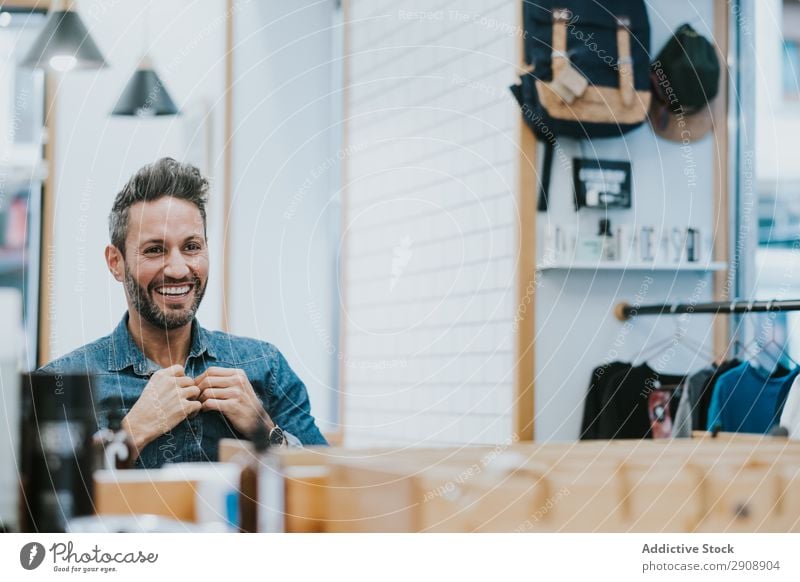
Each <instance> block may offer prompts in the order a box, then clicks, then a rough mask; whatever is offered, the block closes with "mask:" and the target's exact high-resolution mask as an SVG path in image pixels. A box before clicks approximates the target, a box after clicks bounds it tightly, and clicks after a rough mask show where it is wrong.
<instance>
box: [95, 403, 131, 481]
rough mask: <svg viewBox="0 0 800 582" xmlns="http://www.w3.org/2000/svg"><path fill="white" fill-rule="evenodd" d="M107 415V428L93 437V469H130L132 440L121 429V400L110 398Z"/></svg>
mask: <svg viewBox="0 0 800 582" xmlns="http://www.w3.org/2000/svg"><path fill="white" fill-rule="evenodd" d="M109 406H110V408H111V410H110V411H109V413H108V428H101V429H100V430H99V431H97V432H96V433H95V435H94V438H93V439H92V440H93V446H94V468H95V470H98V469H130V468H131V467H132V466H133V451H134V449H133V440H132V439H131V437H130V435H129V434H128V433H127V432H125V431H124V430H123V429H122V418H123V415H122V399H121V398H119V397H114V398H111V399H110V401H109Z"/></svg>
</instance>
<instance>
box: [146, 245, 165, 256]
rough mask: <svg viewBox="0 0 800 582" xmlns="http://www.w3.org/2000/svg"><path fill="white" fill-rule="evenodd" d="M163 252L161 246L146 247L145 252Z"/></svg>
mask: <svg viewBox="0 0 800 582" xmlns="http://www.w3.org/2000/svg"><path fill="white" fill-rule="evenodd" d="M160 252H161V247H149V248H147V249H145V251H144V254H146V255H155V254H158V253H160Z"/></svg>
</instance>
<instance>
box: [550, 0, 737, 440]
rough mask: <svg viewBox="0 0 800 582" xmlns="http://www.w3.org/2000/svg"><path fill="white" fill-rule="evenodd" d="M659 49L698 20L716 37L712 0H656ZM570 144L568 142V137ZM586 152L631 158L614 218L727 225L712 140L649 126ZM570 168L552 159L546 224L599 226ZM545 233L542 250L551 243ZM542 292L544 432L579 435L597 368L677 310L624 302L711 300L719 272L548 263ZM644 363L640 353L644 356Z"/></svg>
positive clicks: (707, 228)
mask: <svg viewBox="0 0 800 582" xmlns="http://www.w3.org/2000/svg"><path fill="white" fill-rule="evenodd" d="M648 14H649V17H650V26H651V50H652V54H653V55H654V56H655V55H656V54H658V52H659V50H660V49H661V47H662V46H663V45H664V43H665V42H666V41H667V39H668V38H669V36H670V34H671V33H672V31H674V30H675V29H676V28H677V27H678V26H679V25H680V24H682V23H684V22H690V23H691V24H692V26H693V27H694V28H695V29H696V30H698V31H699V32H701V33H703V34H705V35H706V36H707V37H708V38H711V30H712V28H713V11H712V2H711V0H703V1H700V2H696V1H693V2H689V1H687V0H670V1H666V0H657V1H650V2H648ZM565 143H568V142H565ZM593 147H594V149H596V153H594V152H593V151H592V146H588V147H585V153H588V154H590V155H588V156H584V157H591V156H593V155H596V156H597V157H599V158H600V159H612V160H630V161H631V164H632V171H633V207H632V208H631V209H630V210H615V211H611V212H609V214H608V217H609V218H610V219H611V222H612V227H614V226H616V225H620V224H634V225H636V226H637V227H641V226H643V225H652V226H654V227H656V230H659V229H667V230H669V229H671V228H672V227H674V226H682V227H686V226H694V227H698V228H700V229H702V232H703V236H704V239H705V240H704V241H703V243H704V246H705V248H706V249H708V247H709V246H710V245H709V244H708V242H709V241H708V240H707V239H708V238H709V237H710V235H711V234H712V232H714V231H716V232H719V231H720V230H721V229H725V228H727V227H728V225H727V223H724V224H718V225H714V224H713V220H712V215H713V213H712V210H713V167H714V164H715V163H716V162H715V160H714V159H713V155H712V139H711V136H706V137H705V138H704V139H702V140H700V141H698V142H696V143H693V144H692V145H691V146H690V147H689V148H688V149H683V146H682V145H681V144H675V143H671V142H668V141H665V140H662V139H660V138H657V137H656V136H655V135H654V133H653V131H652V130H651V128H650V127H649V126H648V125H644V126H643V127H640V128H638V129H636V130H634V131H633V132H631V133H629V134H627V135H626V136H625V137H624V138H620V139H613V140H611V139H609V140H595V141H594V142H593ZM565 149H566V152H567V154H568V155H569V156H570V157H572V156H578V157H581V155H580V149H579V147H578V146H574V147H570V146H566V148H565ZM571 180H572V177H571V168H570V167H563V166H562V165H561V164H560V163H559V161H558V159H556V162H555V163H554V165H553V179H552V188H553V195H552V196H551V200H552V206H551V210H550V212H548V213H547V214H540V216H539V222H538V229H539V233H543V232H544V230H545V228H546V225H547V224H548V223H550V224H553V225H555V224H559V225H561V226H565V225H567V226H571V227H573V228H576V229H577V230H578V232H579V233H582V234H586V233H588V234H595V233H596V232H597V228H598V219H599V218H602V217H604V216H605V214H604V213H603V212H598V211H591V210H586V209H583V210H581V211H580V212H579V213H576V212H575V211H574V207H573V204H572V199H571V188H572V187H571ZM542 243H543V241H542V240H540V246H539V249H540V251H541V249H542V247H543V244H542ZM539 283H540V286H538V287H537V298H536V328H537V329H536V378H535V380H536V396H535V414H536V417H535V427H536V435H535V438H536V439H543V440H550V439H553V440H572V439H575V438H577V437H578V435H579V432H580V422H581V415H582V413H583V398H584V395H585V393H586V388H587V387H588V382H589V378H590V376H591V372H592V369H593V368H594V367H595V366H598V365H600V364H601V363H604V362H608V361H613V360H615V359H622V360H629V359H630V358H632V357H634V356H636V355H637V354H639V352H640V351H641V350H645V351H646V350H647V346H649V345H653V344H654V343H655V342H657V341H659V340H660V339H663V338H668V337H670V336H671V335H672V334H673V333H674V332H675V330H676V326H677V323H678V321H677V320H678V318H676V317H668V316H665V317H663V318H659V317H650V316H648V317H641V318H640V319H639V320H638V321H635V322H633V323H632V324H627V323H626V324H623V323H621V322H619V321H617V320H616V319H615V318H614V317H613V315H612V312H613V309H614V307H615V305H616V304H617V303H618V302H621V301H626V302H629V303H634V301H635V300H636V298H637V296H638V297H639V298H640V299H639V302H641V303H643V304H647V303H663V302H666V301H681V302H689V301H695V302H698V301H708V300H710V299H711V296H712V293H711V292H712V280H711V276H710V275H708V274H698V273H692V272H682V273H674V272H662V273H653V272H643V271H625V272H622V271H595V270H587V271H580V270H573V271H570V272H566V271H545V272H542V273H541V274H540V277H539ZM709 324H710V318H709V317H708V316H693V318H692V319H691V321H690V323H689V325H688V335H689V336H690V337H691V338H693V339H694V340H696V341H698V342H702V343H703V344H705V345H706V346H710V345H711V339H712V337H711V327H710V325H709ZM637 363H638V362H637ZM649 363H650V364H651V365H652V366H653V367H654V368H656V369H658V368H659V366H660V370H659V371H662V372H667V373H669V372H675V373H685V372H686V371H688V370H692V369H696V368H699V367H702V366H703V365H705V363H706V361H705V359H704V358H703V357H702V356H697V355H696V354H694V353H692V351H691V350H685V349H683V348H678V349H677V350H676V351H675V353H674V354H671V353H670V354H668V357H665V358H664V359H662V358H659V357H656V358H653V359H651V360H649Z"/></svg>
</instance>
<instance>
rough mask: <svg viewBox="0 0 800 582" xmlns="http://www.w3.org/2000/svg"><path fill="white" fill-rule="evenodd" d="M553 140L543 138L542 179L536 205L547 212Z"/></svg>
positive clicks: (553, 148) (551, 171) (538, 208)
mask: <svg viewBox="0 0 800 582" xmlns="http://www.w3.org/2000/svg"><path fill="white" fill-rule="evenodd" d="M553 150H555V147H554V146H553V142H551V141H550V140H549V139H546V140H544V160H543V161H542V179H541V183H540V185H539V203H538V205H537V207H536V209H537V210H539V211H540V212H547V208H548V207H549V206H550V175H551V174H552V173H553Z"/></svg>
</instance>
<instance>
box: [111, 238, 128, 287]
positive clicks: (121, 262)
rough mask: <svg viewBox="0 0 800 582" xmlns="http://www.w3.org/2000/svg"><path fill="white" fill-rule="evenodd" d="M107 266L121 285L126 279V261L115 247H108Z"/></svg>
mask: <svg viewBox="0 0 800 582" xmlns="http://www.w3.org/2000/svg"><path fill="white" fill-rule="evenodd" d="M106 264H107V265H108V270H109V271H111V274H112V275H113V277H114V278H115V279H116V280H117V281H119V282H120V283H121V282H122V281H123V280H124V279H125V275H124V273H125V259H124V258H123V257H122V253H121V252H119V249H118V248H117V247H115V246H114V245H108V246H107V247H106Z"/></svg>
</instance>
